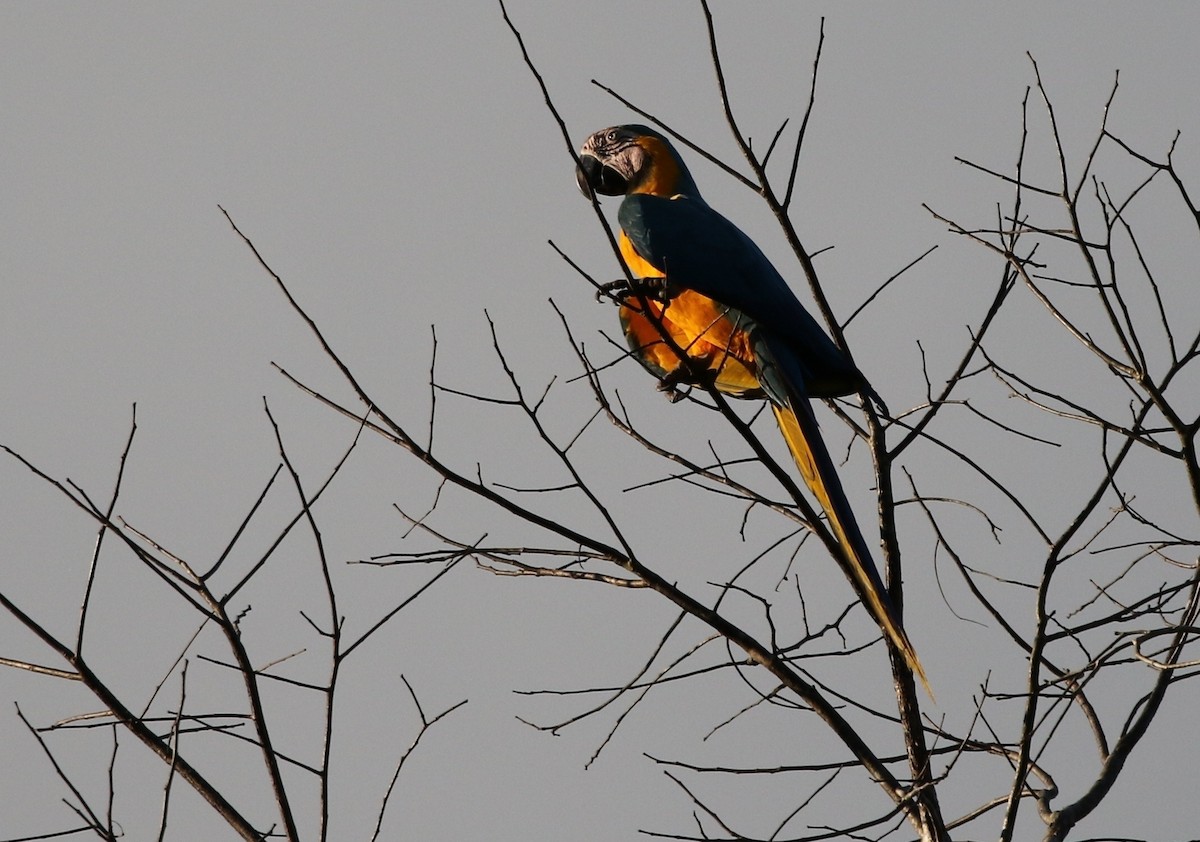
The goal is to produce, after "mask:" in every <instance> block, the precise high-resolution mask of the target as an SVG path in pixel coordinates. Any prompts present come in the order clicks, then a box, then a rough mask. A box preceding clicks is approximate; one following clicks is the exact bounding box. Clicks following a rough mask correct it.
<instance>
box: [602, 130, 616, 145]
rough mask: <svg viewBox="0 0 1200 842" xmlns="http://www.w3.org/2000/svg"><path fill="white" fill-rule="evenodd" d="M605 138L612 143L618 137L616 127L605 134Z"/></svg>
mask: <svg viewBox="0 0 1200 842" xmlns="http://www.w3.org/2000/svg"><path fill="white" fill-rule="evenodd" d="M604 139H605V140H607V141H608V142H609V143H612V142H613V141H614V140H616V139H617V132H616V129H613V130H612V131H610V132H609V133H608V134H606V135H605V136H604Z"/></svg>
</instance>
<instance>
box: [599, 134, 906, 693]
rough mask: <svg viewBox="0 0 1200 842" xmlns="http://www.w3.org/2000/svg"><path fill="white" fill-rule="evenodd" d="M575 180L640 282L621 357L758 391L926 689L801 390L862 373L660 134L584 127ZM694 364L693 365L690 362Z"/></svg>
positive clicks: (854, 387)
mask: <svg viewBox="0 0 1200 842" xmlns="http://www.w3.org/2000/svg"><path fill="white" fill-rule="evenodd" d="M576 179H577V180H578V182H579V189H580V190H582V191H583V193H584V195H586V196H589V197H590V196H591V195H592V194H593V193H599V194H601V195H605V196H624V197H625V198H624V200H623V201H622V202H621V207H620V211H619V212H618V215H617V218H618V221H619V222H620V226H621V233H620V237H619V241H618V244H619V246H620V250H621V256H622V257H623V258H624V259H625V262H626V264H627V265H628V266H629V269H630V271H631V273H632V274H633V275H634V276H635V277H636V278H637V279H638V282H637V284H636V285H635V286H634V288H633V289H626V290H624V291H623V292H622V293H621V301H622V304H621V308H620V318H621V324H622V327H623V329H624V332H625V337H626V340H627V341H628V342H629V346H630V348H631V350H632V352H633V355H634V356H635V357H636V358H637V359H638V360H639V361H640V362H641V363H642V365H643V366H645V367H646V368H647V369H648V370H649V371H650V372H651V373H653V374H654V375H656V376H657V377H658V378H659V379H660V380H661V381H663V382H664V383H667V384H669V385H671V386H674V385H675V384H678V383H694V382H697V381H704V380H707V382H708V383H710V384H712V385H713V386H715V387H716V388H717V389H718V390H719V391H721V392H723V393H726V394H729V395H731V396H734V397H765V398H766V399H767V400H768V401H770V403H771V409H772V410H774V412H775V420H776V421H777V422H778V424H779V429H780V431H781V432H782V433H783V437H784V440H785V441H786V442H787V446H788V449H789V450H790V451H791V453H792V457H793V458H794V459H795V461H796V465H797V467H799V469H800V474H801V476H803V478H804V482H805V484H806V485H807V486H808V488H809V490H810V491H811V492H812V493H813V495H814V496H815V497H816V498H817V500H818V502H819V503H820V506H821V509H822V510H823V511H824V513H825V516H826V518H827V519H828V522H829V527H830V529H831V530H832V531H833V534H834V535H835V536H836V537H837V540H838V543H839V545H840V548H841V553H840V558H839V559H838V561H839V563H840V565H841V566H842V569H843V570H844V572H845V573H846V576H847V577H848V578H849V579H850V583H851V585H852V586H853V587H854V590H855V592H856V593H857V595H858V597H859V599H860V600H862V602H863V604H864V605H865V606H866V608H867V611H868V612H869V613H870V615H871V617H872V619H874V620H875V622H876V623H878V624H879V627H880V628H881V629H882V630H883V632H884V634H886V635H887V637H888V638H889V639H890V640H891V641H892V642H893V643H894V644H895V646H896V648H897V649H899V651H900V652H901V653H902V654H903V656H904V660H905V661H906V662H907V664H908V665H909V667H910V668H911V669H912V670H913V672H914V673H916V675H917V677H919V678H920V679H921V682H922V684H924V685H925V688H926V690H928V689H929V683H928V681H927V680H926V678H925V671H924V669H922V667H921V662H920V660H918V658H917V653H916V650H915V649H914V648H913V646H912V644H911V643H910V642H909V640H908V636H907V635H906V634H905V633H904V629H903V627H902V626H901V625H900V622H899V620H898V619H897V617H896V613H895V610H894V608H893V606H892V603H891V600H890V599H889V598H888V595H887V591H886V590H885V588H884V586H883V581H882V580H881V579H880V577H879V572H878V571H877V570H876V568H875V563H874V561H873V560H872V558H871V553H870V551H869V550H868V549H867V544H866V541H865V540H864V539H863V535H862V532H861V530H860V529H859V527H858V523H857V522H856V521H855V519H854V513H853V512H852V511H851V509H850V504H849V502H848V501H847V499H846V494H845V492H844V491H843V490H842V484H841V482H840V481H839V480H838V475H837V471H836V470H835V468H834V464H833V459H832V458H831V457H830V455H829V451H828V449H827V448H826V447H825V444H824V442H823V441H822V439H821V435H820V431H819V429H818V427H817V421H816V417H815V416H814V415H813V412H812V407H811V406H810V405H809V401H810V399H812V398H833V397H839V396H841V395H847V394H850V393H852V392H857V391H860V390H863V389H866V388H867V384H866V380H865V378H864V377H863V375H862V373H861V372H859V370H858V368H856V367H855V365H854V363H853V362H852V361H851V360H850V359H849V357H848V356H847V355H846V354H845V353H843V352H842V351H841V349H839V348H838V347H837V346H836V345H835V344H834V343H833V341H832V340H831V339H830V338H829V337H828V336H827V335H826V333H825V331H823V330H822V329H821V327H820V326H819V325H818V324H817V322H816V320H815V319H813V317H812V316H811V315H809V313H808V311H807V310H805V309H804V306H803V305H802V304H801V303H800V302H799V301H798V300H797V299H796V296H795V295H794V294H793V293H792V291H791V289H790V288H789V287H788V285H787V282H786V281H785V280H784V279H783V276H781V275H780V274H779V272H778V271H777V270H776V269H775V267H774V266H772V265H771V262H770V261H769V260H767V258H766V256H765V255H764V254H763V253H762V251H761V250H760V249H759V248H758V246H756V245H755V244H754V241H753V240H751V239H750V238H749V237H748V236H746V235H745V234H744V233H743V232H742V231H741V230H740V229H738V227H737V226H735V225H734V224H733V223H732V222H730V221H729V220H727V219H726V218H725V217H723V216H721V214H719V213H717V212H716V211H715V210H713V209H712V208H711V207H709V206H708V204H707V203H706V202H705V201H704V199H703V198H701V196H700V191H699V190H698V189H697V188H696V182H695V181H693V180H692V176H691V174H690V173H689V172H688V170H687V166H686V165H685V164H684V162H683V159H682V158H681V157H680V156H679V153H678V152H676V151H675V148H674V147H673V146H672V145H671V143H670V141H668V140H667V138H666V137H664V136H663V135H662V134H660V133H659V132H657V131H655V130H654V129H651V128H649V127H647V126H641V125H625V126H613V127H611V128H607V129H603V130H602V131H598V132H596V133H595V134H593V135H592V136H591V137H589V138H588V139H587V140H586V141H585V142H584V144H583V147H582V148H581V149H580V150H579V167H578V169H577V172H576ZM619 285H620V282H618V283H617V285H614V286H619ZM664 334H665V335H666V336H668V337H670V339H671V342H670V343H668V342H667V341H665V340H664V338H663V337H664ZM672 345H673V346H674V348H678V349H680V350H682V351H683V352H685V353H686V354H687V356H688V357H690V358H691V360H692V361H693V364H692V366H690V367H689V366H686V365H684V364H683V361H682V360H681V359H680V357H679V356H678V354H677V353H676V351H675V350H674V348H672ZM697 368H700V369H702V370H703V373H704V377H697V376H696V375H695V374H694V370H695V369H697ZM689 369H690V370H689Z"/></svg>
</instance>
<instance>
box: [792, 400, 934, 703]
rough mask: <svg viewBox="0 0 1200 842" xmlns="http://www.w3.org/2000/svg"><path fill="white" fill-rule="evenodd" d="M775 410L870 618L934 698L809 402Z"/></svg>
mask: <svg viewBox="0 0 1200 842" xmlns="http://www.w3.org/2000/svg"><path fill="white" fill-rule="evenodd" d="M796 407H798V409H797V408H796ZM771 408H772V409H774V410H775V420H776V421H777V422H778V423H779V430H780V432H782V433H783V438H784V440H785V441H786V442H787V446H788V450H790V451H791V452H792V458H793V459H795V460H796V466H797V467H798V468H799V469H800V475H801V476H803V477H804V482H805V484H806V485H807V486H808V488H809V490H810V491H812V493H813V494H814V495H815V496H816V498H817V500H818V502H820V504H821V509H822V510H824V512H825V516H826V517H827V518H828V519H829V527H830V529H832V530H833V534H834V535H835V536H837V539H838V543H839V544H841V546H842V556H843V558H842V559H841V564H842V568H843V570H844V571H845V573H846V576H847V577H848V578H849V579H850V583H851V584H852V585H853V586H854V590H855V591H857V592H858V596H859V599H861V600H862V603H863V605H865V606H866V608H867V612H868V613H869V614H870V615H871V618H872V619H873V620H875V622H876V623H878V624H879V627H880V628H881V629H882V630H883V632H884V634H886V635H887V636H888V638H890V639H891V641H892V642H893V643H894V644H895V645H896V648H897V649H899V650H900V653H901V654H902V655H903V656H904V660H905V662H906V663H907V664H908V666H909V667H910V668H911V669H912V671H913V672H914V673H915V674H916V676H917V677H918V678H919V679H921V684H923V685H924V686H925V692H926V693H928V694H929V698H931V699H932V698H933V690H932V689H931V688H930V687H929V680H928V679H927V678H926V677H925V670H924V668H923V667H922V666H921V661H920V659H919V658H917V650H916V649H914V648H913V645H912V643H911V642H909V639H908V635H906V634H905V633H904V628H903V627H902V626H901V625H900V623H899V622H898V621H897V620H896V615H895V612H894V611H893V609H892V603H891V600H890V599H888V595H887V591H886V590H885V589H884V587H883V581H882V580H881V579H880V578H879V573H878V571H877V570H876V569H875V562H874V561H873V560H872V559H871V553H870V551H869V550H868V549H867V544H866V541H864V540H863V536H862V532H861V531H860V530H859V528H858V522H857V521H856V520H855V519H854V513H853V511H851V509H850V502H849V501H848V500H847V499H846V493H845V492H844V491H843V490H842V484H841V481H840V480H839V479H838V475H837V471H836V470H835V469H834V465H833V459H832V458H831V457H830V455H829V451H828V450H827V449H826V447H825V442H824V441H823V440H822V439H821V433H820V430H819V429H818V427H817V419H816V417H815V416H814V415H813V413H812V409H811V408H810V407H809V405H808V401H806V400H803V399H795V398H791V397H790V396H789V400H788V401H787V405H786V406H781V405H779V404H778V403H776V402H775V401H772V402H771Z"/></svg>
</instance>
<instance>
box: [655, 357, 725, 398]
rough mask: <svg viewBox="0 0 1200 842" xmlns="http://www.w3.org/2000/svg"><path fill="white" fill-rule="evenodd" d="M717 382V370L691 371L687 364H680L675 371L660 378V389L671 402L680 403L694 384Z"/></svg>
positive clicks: (703, 384)
mask: <svg viewBox="0 0 1200 842" xmlns="http://www.w3.org/2000/svg"><path fill="white" fill-rule="evenodd" d="M716 382H717V374H716V372H715V371H708V370H705V371H703V372H701V373H700V374H696V373H694V372H690V371H688V370H687V367H686V366H682V365H681V366H679V368H677V369H675V370H674V371H670V372H668V373H667V374H665V375H663V376H662V377H661V378H659V381H658V390H659V391H660V392H662V393H663V394H664V395H666V396H667V400H669V401H670V402H671V403H678V402H679V401H681V400H683V399H684V398H685V397H687V394H688V392H689V391H690V390H691V389H692V387H693V386H700V387H702V388H704V387H708V386H711V385H713V384H714V383H716ZM680 385H683V386H686V387H687V388H686V389H680V388H679V387H680Z"/></svg>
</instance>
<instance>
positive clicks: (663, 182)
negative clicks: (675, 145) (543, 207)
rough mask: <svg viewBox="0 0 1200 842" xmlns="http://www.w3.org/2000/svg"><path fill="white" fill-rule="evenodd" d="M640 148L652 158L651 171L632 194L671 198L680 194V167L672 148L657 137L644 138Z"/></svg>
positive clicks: (640, 139)
mask: <svg viewBox="0 0 1200 842" xmlns="http://www.w3.org/2000/svg"><path fill="white" fill-rule="evenodd" d="M637 144H638V146H640V147H642V148H643V149H645V150H646V154H648V155H649V156H650V170H649V172H647V173H646V174H645V176H643V177H642V180H641V181H639V182H638V185H637V187H635V188H634V189H633V190H631V191H629V192H631V193H649V194H650V195H652V196H662V197H664V198H668V199H669V198H670V197H672V196H674V195H675V194H676V193H678V192H679V190H678V187H679V165H678V164H677V163H675V156H674V155H673V154H672V153H671V148H670V147H669V146H667V144H666V143H664V142H663V141H661V140H659V139H658V138H657V137H649V136H642V137H639V138H638V139H637Z"/></svg>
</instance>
